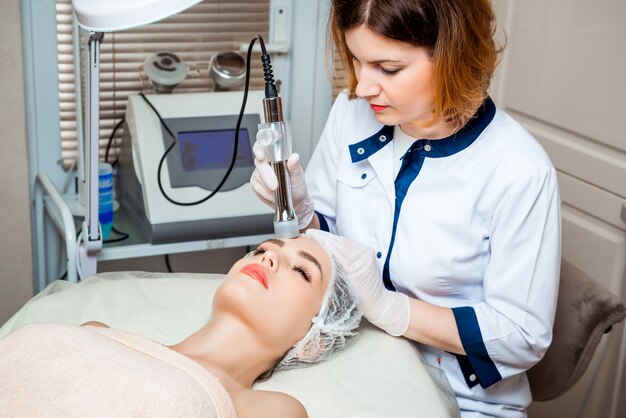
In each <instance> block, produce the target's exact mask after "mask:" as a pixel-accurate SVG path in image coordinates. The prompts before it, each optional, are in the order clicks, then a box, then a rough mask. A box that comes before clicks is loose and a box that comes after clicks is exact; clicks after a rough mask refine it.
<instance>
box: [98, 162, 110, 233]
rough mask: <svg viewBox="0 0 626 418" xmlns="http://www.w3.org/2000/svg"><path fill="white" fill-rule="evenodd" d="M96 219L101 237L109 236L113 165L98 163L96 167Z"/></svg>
mask: <svg viewBox="0 0 626 418" xmlns="http://www.w3.org/2000/svg"><path fill="white" fill-rule="evenodd" d="M98 178H99V181H98V220H99V221H100V227H101V228H102V239H103V240H105V239H109V238H111V228H113V167H111V164H108V163H100V166H99V168H98Z"/></svg>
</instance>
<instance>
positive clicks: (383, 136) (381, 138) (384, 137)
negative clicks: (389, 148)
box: [378, 135, 387, 142]
mask: <svg viewBox="0 0 626 418" xmlns="http://www.w3.org/2000/svg"><path fill="white" fill-rule="evenodd" d="M378 139H380V142H385V141H386V140H387V137H386V136H385V135H381V136H379V137H378Z"/></svg>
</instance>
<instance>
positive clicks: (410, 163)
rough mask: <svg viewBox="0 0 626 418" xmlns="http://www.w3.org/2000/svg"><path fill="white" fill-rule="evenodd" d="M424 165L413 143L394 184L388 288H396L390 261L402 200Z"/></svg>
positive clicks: (386, 276) (385, 272) (386, 269)
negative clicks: (390, 271) (392, 278)
mask: <svg viewBox="0 0 626 418" xmlns="http://www.w3.org/2000/svg"><path fill="white" fill-rule="evenodd" d="M422 165H424V155H422V154H421V153H420V152H419V149H418V147H417V146H416V144H413V145H411V147H410V148H409V149H408V150H407V152H406V153H405V154H404V155H403V156H402V166H401V167H400V171H399V172H398V176H397V177H396V180H395V182H394V186H395V188H396V201H395V209H394V213H393V228H392V229H391V239H390V240H389V249H388V250H387V257H386V258H385V265H384V266H383V283H384V284H385V287H386V288H387V289H388V290H394V291H395V290H396V287H395V286H394V285H393V283H392V282H391V274H390V273H389V261H390V260H391V250H392V249H393V244H394V242H395V241H396V231H397V230H398V219H400V209H401V208H402V202H403V201H404V198H405V197H406V194H407V192H408V191H409V186H411V183H413V180H415V178H416V177H417V175H418V174H419V172H420V170H421V169H422Z"/></svg>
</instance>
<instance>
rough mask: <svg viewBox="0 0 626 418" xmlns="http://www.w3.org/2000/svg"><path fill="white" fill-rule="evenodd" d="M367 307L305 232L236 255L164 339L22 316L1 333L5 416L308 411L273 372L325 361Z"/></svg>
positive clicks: (1, 412)
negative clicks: (190, 326)
mask: <svg viewBox="0 0 626 418" xmlns="http://www.w3.org/2000/svg"><path fill="white" fill-rule="evenodd" d="M360 319H361V313H360V312H359V311H358V310H357V308H356V303H355V299H354V297H353V295H352V293H351V291H350V289H349V288H348V281H347V279H346V278H345V277H343V276H342V269H341V266H339V265H337V263H336V262H334V261H333V259H332V257H331V256H330V255H329V254H328V253H327V252H326V250H324V248H323V247H322V245H321V244H320V243H318V242H316V241H315V240H313V239H311V238H308V237H306V236H301V237H298V238H295V239H289V240H274V239H270V240H268V241H266V242H264V243H263V244H261V245H260V246H259V247H258V248H257V249H256V251H254V253H253V254H252V255H251V256H248V257H244V258H243V259H241V260H239V261H237V262H236V263H235V264H234V265H233V267H232V268H231V269H230V271H229V272H228V274H227V275H226V277H225V279H224V281H223V283H222V284H221V285H220V287H219V288H218V289H217V291H216V292H215V296H214V301H213V315H212V317H211V319H210V320H209V322H208V323H207V324H206V325H204V326H203V327H202V328H201V329H200V330H198V331H197V332H195V333H194V334H193V335H191V336H189V337H188V338H186V339H185V340H183V341H181V342H180V343H178V344H176V345H173V346H169V347H168V346H163V345H161V344H158V343H156V342H153V341H151V340H148V339H146V338H143V337H140V336H137V335H133V334H129V333H127V332H122V331H119V330H115V329H112V328H108V327H107V326H106V325H104V324H101V323H97V322H88V323H86V324H83V325H85V326H81V327H78V326H71V325H57V324H37V325H27V326H24V327H22V328H20V329H19V330H17V331H15V332H13V333H12V334H9V335H8V336H7V337H6V338H4V339H3V340H0V376H1V377H0V416H6V415H7V414H9V415H10V416H19V417H29V416H55V417H57V416H58V417H61V416H84V417H93V416H107V417H113V416H150V417H153V416H164V417H200V416H202V417H240V418H245V417H306V416H307V413H306V411H305V409H304V406H303V405H302V404H301V403H300V402H299V401H298V400H296V399H295V398H293V397H291V396H289V395H287V394H284V393H280V392H270V391H259V390H252V384H253V383H254V382H255V381H257V380H259V379H265V378H267V377H269V376H271V374H272V372H274V371H276V370H284V369H290V368H295V367H302V366H304V365H309V364H312V363H317V362H319V361H322V360H324V359H327V358H328V357H329V356H331V355H332V354H333V353H335V352H337V351H340V350H342V349H344V348H345V347H346V346H347V345H348V344H349V342H350V341H352V340H353V339H354V337H356V335H357V333H356V332H355V329H356V328H357V327H358V325H359V321H360Z"/></svg>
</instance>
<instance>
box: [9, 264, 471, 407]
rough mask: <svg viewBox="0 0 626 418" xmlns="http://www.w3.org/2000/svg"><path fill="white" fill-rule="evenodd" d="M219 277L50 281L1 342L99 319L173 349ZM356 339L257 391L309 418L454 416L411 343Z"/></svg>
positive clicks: (367, 332)
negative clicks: (26, 328) (46, 326)
mask: <svg viewBox="0 0 626 418" xmlns="http://www.w3.org/2000/svg"><path fill="white" fill-rule="evenodd" d="M222 278H223V275H217V274H197V273H175V274H172V273H143V272H116V273H101V274H98V275H96V276H93V277H90V278H89V279H87V280H85V281H83V282H81V283H80V284H71V283H68V282H64V281H56V282H54V283H52V284H50V285H49V286H48V287H47V288H46V289H45V290H43V291H42V292H41V293H39V294H38V295H37V296H35V297H34V298H33V299H31V300H30V301H29V302H28V303H27V304H26V305H25V306H24V307H23V308H22V309H20V311H19V312H17V313H16V314H15V315H14V316H13V317H12V318H11V319H10V320H9V321H8V322H7V323H5V324H4V325H3V326H2V328H0V338H2V337H4V336H5V335H6V334H8V333H9V332H11V331H12V330H14V329H17V328H19V327H20V326H22V325H25V324H28V323H33V322H54V323H67V324H81V323H83V322H86V321H100V322H104V323H106V324H107V325H109V326H111V327H113V328H117V329H121V330H124V331H128V332H132V333H135V334H138V335H142V336H145V337H147V338H150V339H152V340H154V341H157V342H159V343H161V344H166V345H168V344H174V343H177V342H179V341H180V340H182V339H184V338H185V337H186V336H188V335H189V334H191V333H192V332H194V331H196V330H197V329H199V328H200V327H202V326H203V325H204V324H205V323H206V321H207V320H208V319H209V318H210V315H211V311H212V305H213V293H214V291H215V289H217V287H218V286H219V284H220V281H221V279H222ZM359 331H360V336H359V338H358V339H357V341H356V342H355V343H354V344H353V345H352V346H351V347H350V348H348V349H347V350H346V351H344V352H342V353H339V354H337V356H336V357H335V358H333V359H331V360H329V361H327V362H324V363H320V364H317V365H314V366H311V367H307V368H304V369H295V370H289V371H285V372H279V373H275V374H274V376H272V378H271V379H270V380H268V381H266V382H262V383H258V384H256V385H255V388H257V389H265V390H278V391H282V392H286V393H289V394H290V395H292V396H294V397H296V398H297V399H299V400H300V402H302V404H304V406H305V407H306V409H307V411H308V413H309V417H311V418H317V417H319V418H322V417H341V418H344V417H358V418H361V417H363V418H364V417H419V416H422V417H429V418H437V417H456V416H458V415H459V412H458V406H457V404H456V399H455V398H454V394H453V393H452V390H451V389H450V386H449V384H448V383H447V380H446V379H445V376H444V375H443V373H442V372H441V370H438V369H436V368H433V367H430V366H425V365H424V364H423V361H422V357H421V355H420V353H419V352H418V350H417V349H416V348H415V346H414V345H413V344H411V343H410V342H409V341H408V340H406V339H404V338H394V337H391V336H389V335H387V334H386V333H384V332H383V331H380V330H379V329H377V328H375V327H373V326H372V325H370V324H369V323H367V322H366V321H363V325H362V326H361V328H360V330H359Z"/></svg>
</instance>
